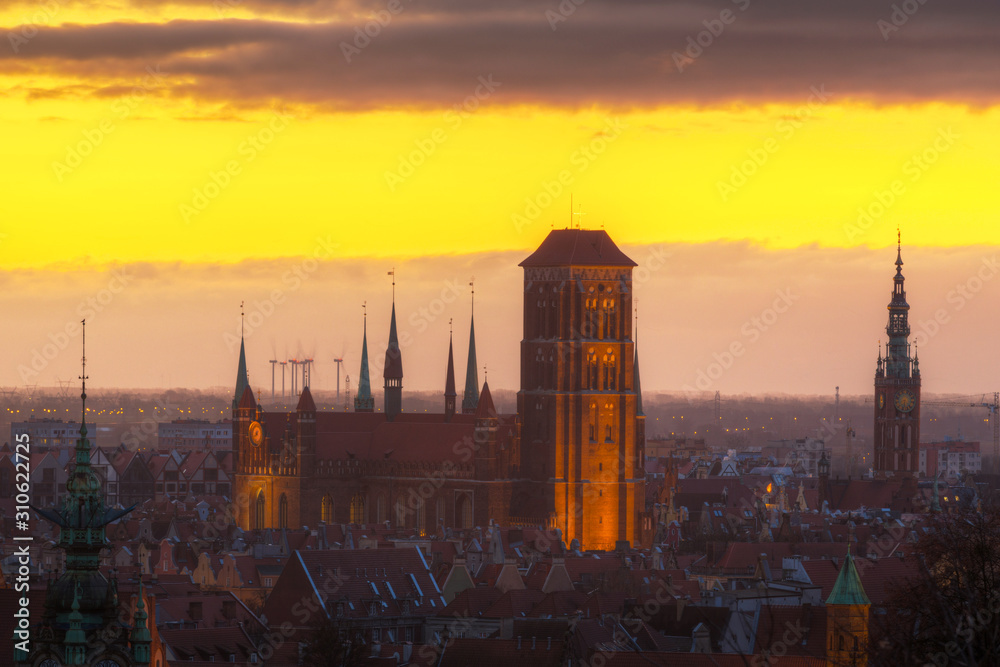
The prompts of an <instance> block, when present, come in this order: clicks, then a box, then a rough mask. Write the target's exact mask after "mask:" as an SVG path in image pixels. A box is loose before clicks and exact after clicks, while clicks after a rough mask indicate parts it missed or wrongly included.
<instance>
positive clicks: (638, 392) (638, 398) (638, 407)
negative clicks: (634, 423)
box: [632, 308, 646, 417]
mask: <svg viewBox="0 0 1000 667" xmlns="http://www.w3.org/2000/svg"><path fill="white" fill-rule="evenodd" d="M635 311H636V313H635V339H636V341H635V357H634V359H633V360H632V372H633V373H635V414H636V416H637V417H643V416H645V414H646V413H645V412H643V411H642V383H641V382H639V309H638V308H636V309H635Z"/></svg>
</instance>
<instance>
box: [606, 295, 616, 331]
mask: <svg viewBox="0 0 1000 667" xmlns="http://www.w3.org/2000/svg"><path fill="white" fill-rule="evenodd" d="M604 303H605V313H604V319H605V322H606V324H605V327H604V331H605V338H615V337H616V336H617V332H616V329H617V326H615V325H616V324H617V317H616V315H615V300H614V298H611V299H608V300H606V301H605V302H604Z"/></svg>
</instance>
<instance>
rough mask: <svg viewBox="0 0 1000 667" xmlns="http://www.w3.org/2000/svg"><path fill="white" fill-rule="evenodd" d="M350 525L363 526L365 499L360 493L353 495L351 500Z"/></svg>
mask: <svg viewBox="0 0 1000 667" xmlns="http://www.w3.org/2000/svg"><path fill="white" fill-rule="evenodd" d="M350 519H351V523H356V524H363V523H364V522H365V497H364V496H363V495H361V494H360V493H356V494H354V498H352V499H351V516H350Z"/></svg>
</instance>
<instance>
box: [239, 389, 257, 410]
mask: <svg viewBox="0 0 1000 667" xmlns="http://www.w3.org/2000/svg"><path fill="white" fill-rule="evenodd" d="M236 407H237V408H251V409H254V410H256V409H257V400H256V399H255V398H254V397H253V389H251V388H250V386H249V385H247V386H246V387H244V388H243V395H242V396H240V402H239V403H238V404H237V405H236Z"/></svg>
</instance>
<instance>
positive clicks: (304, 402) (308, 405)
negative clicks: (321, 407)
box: [295, 387, 316, 412]
mask: <svg viewBox="0 0 1000 667" xmlns="http://www.w3.org/2000/svg"><path fill="white" fill-rule="evenodd" d="M295 411H296V412H316V401H314V400H313V395H312V392H311V391H309V387H306V388H304V389H303V390H302V395H301V396H299V404H298V405H296V406H295Z"/></svg>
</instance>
